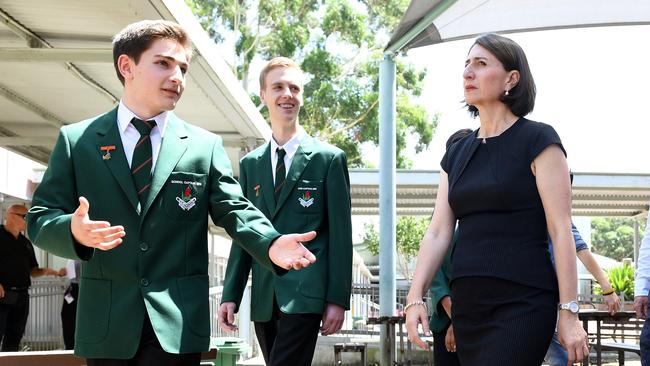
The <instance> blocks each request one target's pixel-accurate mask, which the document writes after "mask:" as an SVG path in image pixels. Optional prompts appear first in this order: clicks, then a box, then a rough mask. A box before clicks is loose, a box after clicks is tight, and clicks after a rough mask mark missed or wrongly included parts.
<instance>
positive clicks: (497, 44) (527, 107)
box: [467, 33, 537, 117]
mask: <svg viewBox="0 0 650 366" xmlns="http://www.w3.org/2000/svg"><path fill="white" fill-rule="evenodd" d="M475 45H480V46H481V47H483V48H485V49H486V50H488V52H490V53H491V54H493V55H494V57H496V58H497V60H499V61H500V62H501V64H503V68H504V69H505V70H506V71H512V70H517V71H519V82H518V83H517V85H515V86H514V87H513V88H512V89H510V90H509V91H508V95H505V94H503V95H501V102H503V103H504V104H505V105H507V106H508V107H509V108H510V111H511V112H512V113H513V114H514V115H515V116H517V117H523V116H525V115H527V114H528V113H530V112H531V111H532V110H533V108H534V107H535V94H536V93H537V90H536V88H535V80H533V74H532V73H531V72H530V67H529V66H528V59H526V54H525V53H524V50H523V49H521V46H519V45H518V44H517V43H516V42H515V41H513V40H511V39H510V38H506V37H503V36H500V35H498V34H494V33H488V34H484V35H482V36H480V37H478V38H477V39H476V41H474V44H472V47H474V46H475ZM472 47H470V49H471V48H472ZM504 92H505V91H504ZM467 110H468V111H469V113H470V114H471V115H472V117H476V116H478V109H477V108H476V107H474V106H472V105H467Z"/></svg>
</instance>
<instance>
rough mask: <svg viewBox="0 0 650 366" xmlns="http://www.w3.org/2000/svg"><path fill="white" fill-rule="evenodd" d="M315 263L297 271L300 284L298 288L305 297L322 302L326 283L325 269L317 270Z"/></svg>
mask: <svg viewBox="0 0 650 366" xmlns="http://www.w3.org/2000/svg"><path fill="white" fill-rule="evenodd" d="M318 262H319V260H316V263H318ZM320 262H323V261H322V260H321V261H320ZM316 263H314V264H312V265H310V266H309V267H307V268H304V269H301V270H300V271H299V276H300V282H299V284H298V288H299V289H300V293H301V294H303V295H304V296H305V297H309V298H313V299H321V300H323V299H325V284H326V282H327V276H326V275H325V273H327V272H326V266H325V268H318V267H317V266H316Z"/></svg>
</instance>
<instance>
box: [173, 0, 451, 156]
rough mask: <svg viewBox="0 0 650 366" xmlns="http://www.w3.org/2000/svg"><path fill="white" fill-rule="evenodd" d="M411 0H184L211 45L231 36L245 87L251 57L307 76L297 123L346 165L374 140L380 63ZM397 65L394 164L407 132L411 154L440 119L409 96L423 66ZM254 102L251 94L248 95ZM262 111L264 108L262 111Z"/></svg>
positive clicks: (424, 144) (376, 139)
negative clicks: (286, 64) (294, 67)
mask: <svg viewBox="0 0 650 366" xmlns="http://www.w3.org/2000/svg"><path fill="white" fill-rule="evenodd" d="M409 2H410V1H409V0H393V1H388V2H387V1H383V0H255V1H253V0H186V3H187V4H188V5H189V6H190V8H191V9H192V11H193V12H194V14H195V16H196V17H197V18H198V19H199V21H200V22H201V24H202V25H203V27H204V28H205V29H206V30H207V31H208V33H209V34H210V36H211V37H212V38H213V39H214V41H215V42H217V43H222V42H224V41H225V40H226V39H236V42H235V47H234V50H233V51H234V58H233V59H234V63H235V64H234V65H232V67H233V71H234V72H235V73H236V75H237V76H238V78H239V79H240V80H242V83H243V85H244V88H246V89H248V86H247V80H248V79H249V71H250V66H251V63H252V62H253V60H255V59H256V57H257V58H259V59H263V60H268V59H270V58H272V57H275V56H286V57H290V58H293V59H294V60H296V61H297V62H299V63H300V65H301V67H302V69H303V70H304V71H305V73H306V74H307V76H308V79H309V82H308V83H307V84H306V85H305V107H304V108H303V109H302V111H301V115H300V122H301V124H302V125H303V126H304V127H305V129H306V130H307V132H308V133H309V134H311V135H313V136H316V137H319V138H321V139H324V140H326V141H329V142H330V143H332V144H333V145H336V146H338V147H340V148H341V149H343V150H344V151H345V152H346V153H347V155H348V161H349V163H350V165H351V166H357V167H358V166H366V165H367V164H366V163H365V162H364V161H363V159H362V156H361V144H362V143H364V142H371V143H373V144H374V145H375V146H376V145H377V144H378V143H379V119H378V117H379V113H378V104H379V94H378V85H379V81H378V80H379V78H378V74H379V71H378V70H379V64H380V62H381V59H382V48H383V46H384V45H385V43H386V42H387V40H388V36H389V33H390V32H392V31H393V29H394V28H395V27H396V26H397V24H398V23H399V20H400V18H401V16H402V15H403V13H404V11H405V10H406V7H407V6H408V4H409ZM396 68H397V80H396V83H397V101H396V102H397V103H396V104H397V156H396V158H397V166H398V167H399V168H409V167H410V166H411V164H412V162H411V161H410V160H409V159H408V158H407V157H406V156H405V154H404V153H403V152H404V150H405V149H406V145H407V140H408V137H409V136H413V137H414V138H415V139H416V141H417V143H416V146H415V150H416V152H420V151H422V150H423V149H425V148H426V147H427V146H428V145H429V143H430V142H431V138H432V136H433V131H434V129H435V127H436V125H437V122H438V116H433V117H429V116H428V115H427V113H426V111H425V109H424V108H423V107H422V106H420V105H416V104H414V103H413V102H412V100H413V99H414V98H415V97H417V96H419V95H420V93H421V91H422V83H423V79H424V77H425V75H426V70H418V69H416V68H415V67H414V66H412V65H409V64H406V63H405V62H404V61H403V60H402V59H401V57H398V58H397V60H396ZM252 99H253V101H254V102H255V103H256V104H259V99H258V98H257V97H252ZM264 112H265V111H263V113H264Z"/></svg>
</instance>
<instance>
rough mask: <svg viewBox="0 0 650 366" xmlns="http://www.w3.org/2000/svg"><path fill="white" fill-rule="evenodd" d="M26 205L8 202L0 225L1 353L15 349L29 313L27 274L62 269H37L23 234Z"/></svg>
mask: <svg viewBox="0 0 650 366" xmlns="http://www.w3.org/2000/svg"><path fill="white" fill-rule="evenodd" d="M26 214H27V208H26V207H24V206H21V205H12V206H10V207H9V208H8V209H7V218H6V221H5V224H4V225H0V342H1V343H2V351H3V352H15V351H18V347H19V346H20V341H21V339H22V338H23V334H24V333H25V326H26V325H27V317H28V316H29V293H28V290H29V286H31V284H32V281H31V277H40V276H58V275H60V274H63V272H60V271H55V270H53V269H52V268H40V267H39V266H38V262H37V261H36V255H35V253H34V247H33V246H32V243H31V242H30V241H29V239H27V238H26V237H25V236H24V235H23V231H25V215H26Z"/></svg>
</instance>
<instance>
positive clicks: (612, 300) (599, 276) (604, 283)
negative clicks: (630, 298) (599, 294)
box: [578, 249, 621, 315]
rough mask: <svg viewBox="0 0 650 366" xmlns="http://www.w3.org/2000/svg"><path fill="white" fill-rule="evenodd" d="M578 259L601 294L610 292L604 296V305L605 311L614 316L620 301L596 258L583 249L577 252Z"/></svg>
mask: <svg viewBox="0 0 650 366" xmlns="http://www.w3.org/2000/svg"><path fill="white" fill-rule="evenodd" d="M578 259H580V262H582V264H584V265H585V268H587V271H589V273H591V274H592V275H593V276H594V278H596V281H598V283H599V284H600V288H602V289H603V293H607V292H610V293H609V294H608V295H604V296H603V297H604V299H605V304H607V309H608V310H609V312H610V313H612V315H614V314H615V313H616V312H617V311H618V310H619V309H620V308H621V299H619V298H618V295H617V294H616V292H611V291H613V288H612V284H611V283H609V279H608V278H607V275H605V272H603V269H602V268H600V266H599V265H598V262H596V258H594V256H593V255H592V254H591V252H590V251H589V249H584V250H581V251H579V252H578Z"/></svg>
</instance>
